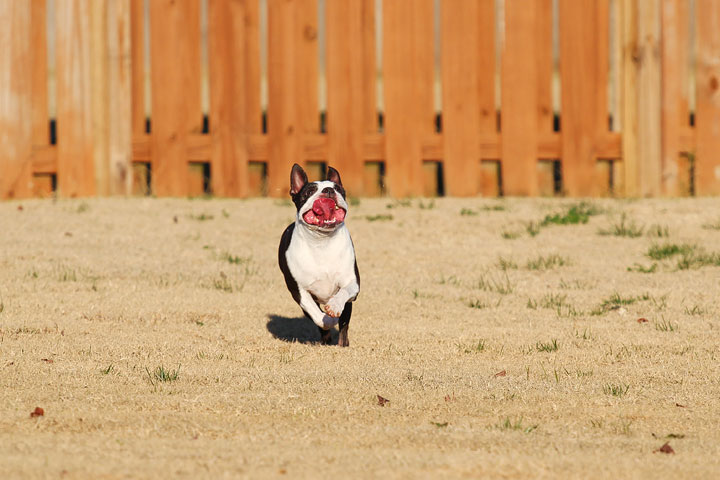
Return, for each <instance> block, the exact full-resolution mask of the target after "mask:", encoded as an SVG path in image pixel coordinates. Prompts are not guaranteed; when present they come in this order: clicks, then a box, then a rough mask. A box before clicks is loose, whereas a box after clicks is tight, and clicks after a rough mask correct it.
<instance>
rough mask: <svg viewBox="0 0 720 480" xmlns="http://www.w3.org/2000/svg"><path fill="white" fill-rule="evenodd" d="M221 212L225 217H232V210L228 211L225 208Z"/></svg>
mask: <svg viewBox="0 0 720 480" xmlns="http://www.w3.org/2000/svg"><path fill="white" fill-rule="evenodd" d="M221 213H222V216H223V218H230V212H228V211H227V210H225V209H224V208H223V209H222V212H221Z"/></svg>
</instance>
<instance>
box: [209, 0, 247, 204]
mask: <svg viewBox="0 0 720 480" xmlns="http://www.w3.org/2000/svg"><path fill="white" fill-rule="evenodd" d="M244 7H245V5H244V4H243V3H240V2H234V1H230V0H210V3H209V22H208V24H209V29H208V36H209V39H208V54H209V57H210V58H209V63H210V134H211V136H212V147H211V177H212V191H213V193H214V194H215V195H220V196H245V195H247V191H248V172H247V133H246V132H247V130H248V129H247V127H246V125H245V124H246V122H247V120H248V118H247V117H246V115H245V111H246V98H245V95H246V92H247V86H246V84H245V78H246V77H245V72H244V69H243V66H244V65H246V63H247V62H246V57H247V47H248V45H247V43H245V42H244V41H243V40H244V36H245V10H244ZM256 120H257V119H256Z"/></svg>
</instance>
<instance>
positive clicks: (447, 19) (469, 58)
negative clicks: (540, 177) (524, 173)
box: [440, 0, 480, 196]
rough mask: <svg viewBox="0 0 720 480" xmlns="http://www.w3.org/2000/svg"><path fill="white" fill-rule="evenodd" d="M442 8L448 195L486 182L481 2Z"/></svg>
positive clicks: (455, 0)
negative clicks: (481, 97) (483, 171)
mask: <svg viewBox="0 0 720 480" xmlns="http://www.w3.org/2000/svg"><path fill="white" fill-rule="evenodd" d="M441 5H442V12H441V27H440V30H441V41H440V44H441V48H442V81H443V89H442V90H443V91H442V94H443V116H442V118H443V166H444V173H445V185H446V192H445V193H446V194H448V195H452V196H471V195H476V194H477V193H478V186H479V180H480V138H479V133H480V105H479V88H478V87H479V75H478V67H479V62H478V58H477V55H478V50H477V49H476V48H474V47H475V46H477V45H479V31H478V28H477V21H478V10H479V9H478V6H479V5H478V3H477V2H465V1H463V0H445V1H444V2H443V3H442V4H441Z"/></svg>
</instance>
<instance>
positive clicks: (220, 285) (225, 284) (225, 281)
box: [213, 272, 233, 293]
mask: <svg viewBox="0 0 720 480" xmlns="http://www.w3.org/2000/svg"><path fill="white" fill-rule="evenodd" d="M213 287H215V289H216V290H222V291H223V292H226V293H232V292H233V285H232V282H231V281H230V279H229V278H228V276H227V275H225V272H220V277H219V278H216V279H215V280H213Z"/></svg>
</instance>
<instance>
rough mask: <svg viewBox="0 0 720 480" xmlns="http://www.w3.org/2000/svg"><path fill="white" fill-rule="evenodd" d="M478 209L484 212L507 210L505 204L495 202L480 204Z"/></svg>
mask: <svg viewBox="0 0 720 480" xmlns="http://www.w3.org/2000/svg"><path fill="white" fill-rule="evenodd" d="M480 210H484V211H486V212H504V211H505V210H507V206H505V205H503V204H500V203H497V204H495V205H482V206H481V207H480Z"/></svg>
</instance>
